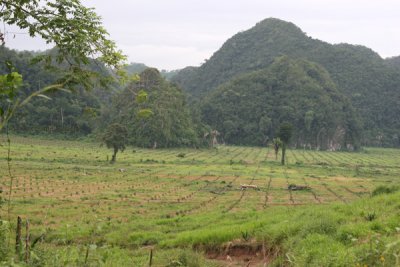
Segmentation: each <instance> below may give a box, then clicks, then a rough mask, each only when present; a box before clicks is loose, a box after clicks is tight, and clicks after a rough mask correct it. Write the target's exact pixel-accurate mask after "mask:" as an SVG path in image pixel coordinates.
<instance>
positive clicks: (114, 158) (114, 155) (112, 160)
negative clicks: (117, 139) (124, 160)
mask: <svg viewBox="0 0 400 267" xmlns="http://www.w3.org/2000/svg"><path fill="white" fill-rule="evenodd" d="M117 153H118V148H117V147H114V154H113V155H112V158H111V163H114V162H115V160H116V159H117Z"/></svg>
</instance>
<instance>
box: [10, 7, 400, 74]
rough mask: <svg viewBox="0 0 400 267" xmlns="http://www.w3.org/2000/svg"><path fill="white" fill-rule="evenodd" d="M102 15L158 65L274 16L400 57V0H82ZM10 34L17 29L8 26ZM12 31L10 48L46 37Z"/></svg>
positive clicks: (123, 43) (130, 48) (209, 50)
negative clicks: (35, 37) (31, 37)
mask: <svg viewBox="0 0 400 267" xmlns="http://www.w3.org/2000/svg"><path fill="white" fill-rule="evenodd" d="M83 3H84V4H85V5H86V6H90V7H94V8H95V9H96V11H97V13H98V14H99V15H100V16H101V17H102V18H103V22H104V26H105V27H106V29H107V30H108V31H109V33H110V38H111V39H113V40H114V41H116V43H117V45H118V47H119V48H120V49H121V50H123V51H124V53H125V54H126V55H127V56H128V58H129V61H130V62H140V63H145V64H146V65H148V66H153V67H157V68H159V69H167V70H172V69H179V68H183V67H185V66H197V65H200V64H201V63H203V62H204V60H205V59H208V58H209V57H210V56H211V55H212V54H213V53H214V52H215V51H217V50H218V49H219V48H220V47H221V46H222V44H223V43H224V42H225V41H226V40H227V39H228V38H229V37H231V36H232V35H234V34H235V33H237V32H239V31H243V30H247V29H249V28H251V27H252V26H254V25H255V24H256V23H257V22H259V21H261V20H263V19H265V18H269V17H275V18H280V19H283V20H287V21H290V22H293V23H294V24H296V25H297V26H299V27H300V28H301V29H302V30H303V31H304V32H306V33H307V35H309V36H312V37H313V38H317V39H320V40H323V41H327V42H330V43H342V42H346V43H351V44H360V45H365V46H367V47H370V48H372V49H373V50H375V51H376V52H378V53H379V54H380V55H381V56H382V57H390V56H397V55H400V1H399V0H131V1H128V0H112V1H109V0H83ZM8 30H9V31H15V29H12V28H8ZM27 38H28V37H27V36H26V35H24V34H17V35H16V36H15V38H14V35H11V34H9V35H7V39H6V42H7V46H8V47H11V48H15V49H19V50H24V49H25V50H40V49H45V48H46V47H45V46H44V44H43V43H42V42H41V41H40V40H32V39H27Z"/></svg>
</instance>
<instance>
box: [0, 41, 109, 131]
mask: <svg viewBox="0 0 400 267" xmlns="http://www.w3.org/2000/svg"><path fill="white" fill-rule="evenodd" d="M34 56H35V53H33V52H16V51H14V50H9V49H7V48H5V47H0V61H3V60H4V61H6V60H8V61H10V62H13V65H14V66H15V67H14V68H15V69H18V70H19V73H20V74H21V75H22V78H23V84H22V86H21V88H20V90H19V91H18V94H17V95H16V96H17V97H19V98H25V97H27V96H28V95H29V94H31V93H33V92H34V91H35V90H39V89H40V88H43V87H44V86H47V85H50V84H53V83H54V82H56V81H57V78H58V74H57V72H51V71H48V70H45V69H44V68H43V65H42V64H32V63H31V61H32V60H33V58H34ZM93 68H94V69H95V68H97V69H98V70H99V71H100V72H106V70H105V69H104V68H101V67H99V66H98V65H97V66H95V64H93ZM7 72H8V71H7V69H6V68H5V65H0V74H5V73H7ZM96 95H101V94H99V90H98V89H97V88H94V89H93V91H85V90H83V89H82V88H79V87H77V88H76V89H75V90H74V91H69V92H68V91H65V90H55V91H49V92H47V93H46V97H36V98H32V99H31V101H30V102H28V103H27V104H26V105H24V106H23V107H21V108H19V109H18V110H17V111H16V112H15V114H14V118H13V119H12V120H11V124H10V129H11V130H13V131H15V132H19V133H25V134H26V133H30V134H54V133H56V134H65V135H69V136H71V135H72V136H78V135H85V134H88V133H90V132H92V130H93V129H94V127H95V118H96V116H97V115H98V114H99V113H100V106H101V103H100V100H99V98H98V97H97V96H96ZM104 99H106V97H105V98H104ZM0 102H3V101H0Z"/></svg>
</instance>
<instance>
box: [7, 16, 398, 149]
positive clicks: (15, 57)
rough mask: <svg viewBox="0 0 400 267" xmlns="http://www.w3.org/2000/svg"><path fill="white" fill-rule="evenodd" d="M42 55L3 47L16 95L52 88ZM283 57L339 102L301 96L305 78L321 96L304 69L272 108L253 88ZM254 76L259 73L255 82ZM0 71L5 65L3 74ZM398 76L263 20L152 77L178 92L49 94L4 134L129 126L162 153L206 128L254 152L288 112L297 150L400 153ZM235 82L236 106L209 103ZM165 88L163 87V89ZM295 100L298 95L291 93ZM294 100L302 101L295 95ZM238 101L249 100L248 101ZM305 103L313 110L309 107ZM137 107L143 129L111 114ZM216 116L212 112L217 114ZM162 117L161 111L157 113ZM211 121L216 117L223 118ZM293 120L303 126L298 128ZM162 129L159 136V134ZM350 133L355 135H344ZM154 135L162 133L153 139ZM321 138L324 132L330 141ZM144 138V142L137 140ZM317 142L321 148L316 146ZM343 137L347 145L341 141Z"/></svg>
mask: <svg viewBox="0 0 400 267" xmlns="http://www.w3.org/2000/svg"><path fill="white" fill-rule="evenodd" d="M40 53H43V52H26V51H25V52H16V51H13V50H9V49H7V48H6V47H1V48H0V60H1V61H2V62H5V61H6V60H10V61H12V62H13V64H14V66H15V68H16V69H17V70H18V71H19V72H20V73H21V74H22V76H23V80H24V85H23V90H22V91H21V92H22V94H26V95H27V94H29V93H30V92H32V91H33V90H35V89H37V88H39V87H41V86H43V85H46V84H51V83H52V82H54V81H55V80H56V79H57V77H58V74H57V73H54V72H53V71H52V70H49V69H45V68H43V66H42V65H41V64H31V61H32V59H33V57H34V56H35V55H38V54H40ZM284 55H285V56H286V57H287V60H289V61H290V62H292V63H291V64H295V65H296V64H299V62H300V61H298V59H304V60H306V61H307V62H308V63H307V64H306V63H304V62H305V61H304V62H303V63H304V64H305V65H309V66H318V67H316V68H317V69H318V70H317V73H319V75H322V74H321V73H323V75H322V76H323V77H324V79H325V78H327V80H329V83H330V84H332V86H330V88H335V90H334V91H335V94H337V95H340V97H339V100H329V101H331V102H332V103H327V102H326V99H329V97H327V96H326V95H325V93H322V92H326V91H324V90H322V91H321V92H317V93H321V95H317V96H313V97H310V95H309V94H308V93H307V90H308V89H307V88H303V84H302V83H304V82H305V80H304V78H305V79H306V80H307V82H306V84H308V85H307V86H310V84H312V85H311V87H313V86H314V87H315V88H317V87H318V88H320V87H321V86H322V85H321V83H320V81H317V80H316V79H315V78H312V77H311V76H312V74H309V73H307V71H305V70H303V74H304V73H306V74H305V76H303V75H300V74H299V75H297V76H295V77H292V78H291V79H292V80H290V81H289V80H288V81H286V82H287V84H286V86H292V85H293V86H294V87H293V88H300V89H299V90H293V91H291V90H288V91H282V92H280V93H281V94H282V96H283V95H284V97H285V98H284V99H281V100H280V101H278V102H277V101H273V102H271V99H272V98H271V99H270V98H269V97H270V92H269V91H268V90H265V91H263V90H262V89H260V86H261V85H260V83H258V82H257V79H258V78H259V77H258V76H259V74H260V73H264V74H265V73H266V72H265V70H266V69H268V68H269V67H270V66H271V64H275V63H276V62H277V58H282V56H284ZM274 62H275V63H274ZM294 62H295V63H294ZM313 62H314V63H316V64H318V65H316V64H314V63H313ZM303 63H302V64H303ZM304 64H303V65H304ZM91 68H94V69H100V70H101V71H103V72H109V71H110V70H108V69H106V68H105V67H104V66H102V65H100V64H98V63H97V62H96V61H94V62H92V64H91ZM125 69H126V71H127V73H128V74H129V75H137V74H140V73H141V72H143V71H144V70H146V69H147V66H146V65H145V64H141V63H131V64H129V65H127V66H126V67H125ZM263 70H264V71H263ZM321 70H322V72H320V71H321ZM255 71H260V72H259V73H258V74H256V73H257V72H255ZM0 72H1V73H5V72H6V69H5V66H4V64H2V65H1V66H0ZM269 72H270V71H269ZM298 73H299V72H298ZM244 74H248V75H247V76H246V77H247V78H246V79H255V80H254V81H247V82H243V79H244V78H243V77H242V78H241V79H239V80H237V77H238V76H240V77H241V76H243V75H244ZM399 74H400V61H399V58H398V57H394V58H389V59H382V58H381V57H380V56H379V55H378V54H376V53H375V52H373V51H372V50H370V49H368V48H366V47H362V46H353V45H348V44H339V45H331V44H328V43H325V42H322V41H319V40H315V39H312V38H310V37H308V36H307V35H306V34H305V33H303V32H302V31H301V29H299V28H298V27H296V26H295V25H294V24H292V23H288V22H285V21H281V20H278V19H266V20H264V21H262V22H260V23H258V24H257V25H256V26H255V27H253V28H251V29H250V30H248V31H244V32H240V33H238V34H236V35H235V36H233V37H232V38H230V39H229V40H228V41H227V42H226V43H225V44H224V45H223V46H222V48H221V49H220V50H218V51H217V52H216V53H215V54H214V55H213V56H212V57H211V58H210V59H209V60H208V61H207V62H206V63H204V64H203V65H202V66H200V67H187V68H185V69H183V70H180V71H165V70H162V71H161V72H159V73H158V75H157V78H156V79H166V80H170V79H172V81H173V83H174V84H177V85H178V86H180V87H181V88H183V90H184V91H183V92H182V91H181V90H180V89H179V88H178V87H177V86H175V85H173V84H168V83H167V82H166V80H162V82H159V85H160V86H161V87H159V88H158V89H157V90H153V89H154V88H144V87H141V89H143V90H144V91H146V92H148V94H149V95H148V96H149V101H148V102H147V103H146V104H143V103H141V104H140V105H138V103H136V102H134V101H133V102H131V103H130V105H131V106H130V107H129V108H128V106H129V105H128V103H123V102H124V100H125V101H126V100H127V99H133V98H132V97H131V98H126V99H124V96H121V95H120V93H121V92H122V91H124V90H125V94H126V93H127V92H128V89H126V88H125V86H124V85H119V84H114V85H113V86H112V88H111V89H109V90H108V91H107V90H102V89H103V88H102V87H101V86H100V85H98V86H97V87H96V88H93V89H92V90H91V91H85V90H83V89H82V88H79V87H78V88H76V91H75V92H71V93H68V92H64V91H59V92H56V93H49V94H47V96H48V97H49V98H50V99H48V98H35V99H34V100H33V101H32V102H30V103H29V104H28V105H26V106H25V107H24V108H23V109H21V110H19V111H18V113H17V114H16V116H15V117H14V118H13V120H12V123H11V124H10V129H11V130H12V131H15V132H23V133H27V134H29V133H34V134H62V135H65V136H68V137H71V136H72V137H76V136H83V135H87V134H90V133H93V132H100V131H102V130H104V129H105V127H106V125H105V124H106V123H105V122H107V123H112V122H113V121H119V122H124V123H129V125H127V126H128V127H130V132H131V134H132V137H131V138H130V140H131V142H132V143H134V144H140V145H141V146H147V147H148V146H153V145H155V143H157V145H159V146H181V145H189V144H190V145H195V144H199V143H201V142H199V140H201V139H202V138H199V137H202V136H203V135H204V134H205V133H206V132H208V131H209V130H206V128H204V124H208V125H209V126H210V127H212V128H216V129H220V133H221V136H220V137H222V139H223V140H222V141H225V142H226V143H232V144H243V145H254V144H263V143H265V142H266V140H267V137H268V138H269V139H271V138H273V136H274V132H275V130H276V128H277V127H278V125H277V124H278V123H280V122H282V121H283V120H284V117H285V116H286V117H287V116H289V115H287V114H290V113H291V114H292V115H290V116H292V117H288V118H286V119H285V120H288V121H291V122H292V123H293V124H294V125H297V126H296V132H297V133H296V134H295V136H296V138H297V139H294V142H293V144H294V145H297V146H301V145H309V146H311V147H319V148H324V147H325V148H328V147H332V145H333V144H336V145H337V144H339V143H340V147H341V148H344V147H347V144H352V145H354V146H355V147H358V145H367V146H369V145H372V146H392V147H398V146H400V130H399V129H400V118H399V117H398V115H397V114H400V90H399V87H400V75H399ZM268 75H274V76H275V78H276V79H279V77H281V78H282V75H284V74H283V73H275V74H268ZM158 76H159V77H158ZM307 77H308V78H307ZM328 77H329V78H328ZM264 78H265V77H264ZM267 80H268V81H264V82H266V84H264V86H265V88H269V86H272V85H271V83H270V80H271V79H267ZM238 81H240V83H249V84H250V85H249V86H247V87H246V88H245V86H243V88H241V87H240V88H241V89H240V94H241V95H242V99H241V101H242V102H240V103H239V102H226V101H221V102H219V103H218V104H217V103H216V101H220V100H221V99H220V98H219V97H216V95H218V94H219V93H221V92H222V91H223V90H224V89H221V87H222V88H225V90H229V89H226V88H227V87H229V86H231V85H232V84H235V83H238ZM311 81H312V82H311ZM325 81H326V80H325ZM282 82H283V81H282ZM227 84H231V85H227ZM129 86H134V87H135V86H136V87H135V88H134V89H132V88H131V89H130V90H131V91H132V90H133V92H134V93H138V92H139V91H140V90H139V91H138V88H139V87H138V86H137V85H132V84H130V85H129ZM322 87H323V86H322ZM161 88H164V89H161ZM165 88H169V89H168V90H165ZM171 88H175V89H173V90H172V89H171ZM217 88H219V89H217ZM265 88H264V89H265ZM277 88H278V87H277ZM293 88H292V89H293ZM148 89H150V90H148ZM236 89H237V88H236ZM171 90H172V91H174V92H172V91H171ZM282 90H284V89H282ZM336 90H337V92H336ZM255 92H258V94H255ZM292 92H295V93H293V95H290V94H292ZM186 93H188V94H189V97H188V99H189V101H190V103H191V105H186V104H185V103H184V102H185V100H184V99H185V98H187V97H186V95H185V94H186ZM301 93H304V94H303V95H301ZM121 94H122V95H123V94H124V93H121ZM171 95H172V96H171ZM243 96H251V97H253V99H250V98H246V97H243ZM231 97H233V96H231ZM260 97H264V98H268V100H265V101H264V102H262V101H260ZM115 98H117V100H116V99H115ZM163 98H164V100H162V99H163ZM302 98H309V101H308V102H307V101H306V102H307V103H300V102H298V101H297V100H300V99H302ZM118 99H119V100H118ZM314 100H315V101H314ZM118 101H119V102H118ZM169 101H170V102H169ZM175 101H178V102H179V103H178V102H175ZM324 101H325V102H324ZM120 102H122V103H120ZM245 102H248V106H247V107H246V109H248V110H247V111H246V112H244V113H243V114H246V116H247V115H248V116H249V117H245V116H244V115H240V116H238V115H235V114H237V111H233V110H232V107H233V105H238V106H235V110H236V109H237V110H241V109H242V106H241V103H245ZM115 103H118V104H115ZM267 103H270V104H271V103H280V104H282V106H279V108H275V106H276V105H269V104H267ZM309 103H315V104H313V107H312V108H310V105H309ZM344 103H346V104H344ZM328 104H329V107H328ZM115 105H117V106H115ZM118 105H119V106H118ZM278 105H279V104H278ZM113 106H114V107H113ZM139 106H140V107H139ZM142 106H143V107H145V109H147V110H148V111H149V112H151V116H150V117H149V118H150V120H149V122H146V123H144V122H143V121H141V120H142V119H139V118H138V117H135V116H136V115H135V114H131V116H132V118H130V119H127V116H126V115H124V117H123V116H122V115H123V114H125V113H126V112H128V111H127V110H123V109H121V110H120V111H118V112H116V110H118V109H119V108H120V107H121V108H122V107H123V108H125V109H133V110H135V111H136V112H137V111H138V110H140V109H142V108H143V107H142ZM338 108H342V111H340V112H339V111H338V112H339V113H343V112H347V113H348V115H347V119H344V117H343V116H342V115H338V116H337V118H335V119H334V120H333V119H332V120H331V119H328V118H327V116H326V115H325V114H327V112H328V110H334V111H335V112H336V110H338ZM215 109H218V112H217V111H215ZM162 110H163V111H162ZM164 110H168V111H167V112H164ZM272 110H274V112H272ZM243 111H244V110H243ZM320 112H322V113H320ZM278 113H280V114H279V115H278ZM328 113H329V112H328ZM121 114H122V115H121ZM171 114H174V115H171ZM213 114H220V115H221V116H222V117H219V116H217V115H213ZM252 114H256V116H255V115H252ZM306 115H307V120H313V123H314V124H315V125H316V124H317V119H316V118H319V120H321V119H327V121H326V123H328V121H329V123H330V124H329V127H326V126H324V127H321V128H320V130H321V133H320V134H319V135H318V134H315V131H317V130H316V129H317V128H318V127H320V126H318V127H317V126H313V127H317V128H315V129H314V130H313V131H314V132H313V133H312V134H311V132H309V131H310V129H308V128H307V127H306V125H305V124H304V123H303V122H304V120H305V117H306ZM180 116H183V117H184V118H185V119H182V118H180ZM134 117H135V119H133V118H134ZM156 118H157V119H156ZM172 118H173V119H172ZM277 118H280V119H277ZM294 118H296V119H294ZM156 120H161V121H164V120H166V121H165V122H163V123H162V124H160V123H161V122H160V121H159V122H158V123H156ZM333 121H334V122H333ZM300 122H301V123H303V124H304V125H303V126H301V125H302V124H301V123H300ZM178 124H179V125H178ZM160 125H161V126H162V127H161V128H159V126H160ZM310 127H311V126H310ZM360 127H361V128H362V129H361V131H360V130H359V129H360ZM328 128H329V129H330V130H328ZM350 128H351V129H353V130H351V131H349V129H350ZM160 129H162V131H165V132H163V133H159V132H158V131H159V130H160ZM166 129H168V130H166ZM322 129H323V130H322ZM333 129H335V130H333ZM344 129H347V130H344ZM325 131H327V132H329V131H330V133H327V132H325ZM335 131H336V135H337V134H338V132H340V131H341V132H342V134H341V135H342V138H339V139H341V140H342V141H340V142H339V141H337V139H338V137H337V136H336V137H335V138H334V137H333V136H335V134H333V133H334V132H335ZM139 132H141V133H139ZM344 132H345V133H346V134H344ZM317 133H318V131H317ZM350 133H351V136H348V135H347V134H350ZM144 134H146V135H147V136H148V137H147V138H145V139H143V138H138V136H141V135H144ZM309 134H311V135H309ZM256 136H257V137H256ZM306 136H307V137H306ZM317 136H318V137H317ZM322 136H325V137H322ZM328 136H329V137H328ZM345 136H346V137H345ZM321 138H325V140H324V141H322V140H321ZM334 139H335V140H336V141H335V140H334ZM345 139H346V140H347V141H343V140H345ZM133 140H136V141H133ZM328 140H329V142H331V144H330V145H328ZM349 140H351V141H349ZM322 143H324V145H323V144H322Z"/></svg>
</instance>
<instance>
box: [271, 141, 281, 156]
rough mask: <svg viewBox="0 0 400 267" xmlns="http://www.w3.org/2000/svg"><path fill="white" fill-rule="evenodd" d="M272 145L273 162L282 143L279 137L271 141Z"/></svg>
mask: <svg viewBox="0 0 400 267" xmlns="http://www.w3.org/2000/svg"><path fill="white" fill-rule="evenodd" d="M272 144H273V145H274V151H275V160H277V159H278V153H279V149H280V148H281V147H282V141H281V139H280V138H279V137H276V138H274V139H272Z"/></svg>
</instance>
